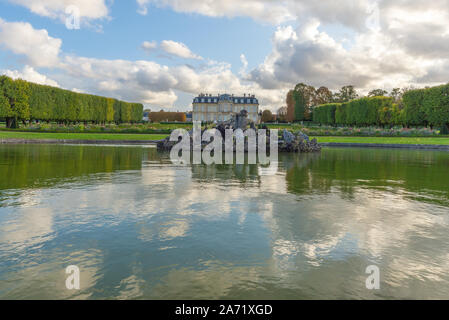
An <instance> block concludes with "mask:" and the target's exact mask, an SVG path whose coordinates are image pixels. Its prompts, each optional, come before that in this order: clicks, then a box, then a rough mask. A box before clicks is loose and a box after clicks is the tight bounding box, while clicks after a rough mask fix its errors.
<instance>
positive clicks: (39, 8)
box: [9, 0, 109, 20]
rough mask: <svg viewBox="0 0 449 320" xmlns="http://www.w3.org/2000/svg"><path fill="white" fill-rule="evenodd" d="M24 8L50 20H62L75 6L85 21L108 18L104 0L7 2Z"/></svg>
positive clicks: (21, 0) (13, 0) (14, 0)
mask: <svg viewBox="0 0 449 320" xmlns="http://www.w3.org/2000/svg"><path fill="white" fill-rule="evenodd" d="M9 1H10V2H12V3H15V4H18V5H21V6H24V7H26V8H28V9H29V10H30V11H31V12H33V13H35V14H38V15H41V16H44V17H50V18H56V19H64V20H65V17H66V14H65V10H66V8H67V7H68V6H71V5H72V6H76V7H77V8H78V9H79V11H80V17H81V18H86V19H101V18H106V17H107V16H108V12H109V10H108V6H107V5H106V0H9Z"/></svg>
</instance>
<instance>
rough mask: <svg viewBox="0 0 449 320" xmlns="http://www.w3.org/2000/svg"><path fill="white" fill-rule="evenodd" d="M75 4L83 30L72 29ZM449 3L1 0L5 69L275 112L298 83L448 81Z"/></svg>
mask: <svg viewBox="0 0 449 320" xmlns="http://www.w3.org/2000/svg"><path fill="white" fill-rule="evenodd" d="M68 5H75V6H76V7H77V8H78V9H79V10H80V19H81V28H80V29H79V30H69V29H68V28H66V25H65V19H66V18H67V14H66V13H65V9H66V8H67V6H68ZM448 11H449V9H448V7H447V1H445V0H436V1H435V2H434V3H433V4H432V5H430V4H428V3H426V2H425V1H423V0H402V1H401V2H400V3H399V1H386V0H360V1H355V0H342V1H338V3H337V2H336V1H331V0H322V1H321V2H317V1H311V0H303V1H302V0H282V1H274V0H246V1H241V0H216V1H207V0H190V1H188V0H135V1H134V0H128V1H125V0H114V1H112V0H90V1H85V0H0V72H1V73H5V74H7V75H9V76H12V77H15V78H18V77H20V78H24V79H26V80H29V81H35V82H39V83H45V84H49V85H57V86H59V87H63V88H67V89H70V90H77V91H80V92H87V93H94V94H101V95H106V96H112V97H117V98H121V99H124V100H128V101H138V102H142V103H144V104H145V105H146V107H149V108H153V109H160V108H165V109H172V110H176V109H178V110H188V109H189V108H190V107H191V106H190V105H191V100H192V98H193V97H194V96H195V95H196V94H198V93H200V92H208V93H218V92H220V93H222V92H229V93H235V94H243V93H253V94H256V95H257V96H258V97H259V100H260V101H261V103H262V108H267V109H271V110H273V111H276V109H277V108H279V107H282V106H283V105H284V104H285V95H286V93H287V91H288V90H289V89H290V88H292V87H293V86H294V85H295V84H296V83H299V82H305V83H308V84H311V85H313V86H315V87H319V86H327V87H329V88H330V89H332V90H338V88H340V87H341V86H343V85H348V84H352V85H355V86H356V87H357V89H358V90H359V92H360V93H361V94H364V93H366V92H367V91H368V90H369V89H374V88H382V89H386V90H390V89H392V88H393V87H406V86H418V87H419V86H424V85H435V84H440V83H445V82H447V79H448V78H449V58H448V56H447V51H448V50H449V45H448V44H447V43H449V27H448V25H447V21H448V18H449V12H448ZM423 30H427V31H423ZM145 42H146V43H147V47H146V49H144V48H143V45H144V43H145ZM423 43H425V46H423V45H422V44H423ZM445 43H446V44H445Z"/></svg>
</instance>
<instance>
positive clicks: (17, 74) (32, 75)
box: [0, 66, 59, 87]
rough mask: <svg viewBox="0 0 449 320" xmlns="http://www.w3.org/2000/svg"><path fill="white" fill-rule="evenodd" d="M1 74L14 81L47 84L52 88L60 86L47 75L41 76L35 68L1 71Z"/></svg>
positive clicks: (26, 67) (27, 67)
mask: <svg viewBox="0 0 449 320" xmlns="http://www.w3.org/2000/svg"><path fill="white" fill-rule="evenodd" d="M0 73H1V74H5V75H7V76H8V77H10V78H13V79H22V80H27V81H30V82H35V83H39V84H45V85H48V86H52V87H59V84H58V83H57V82H56V81H54V80H52V79H50V78H48V77H47V76H46V75H43V74H40V73H39V72H37V71H36V70H34V69H33V67H30V66H25V67H24V68H23V70H22V71H18V70H1V71H0Z"/></svg>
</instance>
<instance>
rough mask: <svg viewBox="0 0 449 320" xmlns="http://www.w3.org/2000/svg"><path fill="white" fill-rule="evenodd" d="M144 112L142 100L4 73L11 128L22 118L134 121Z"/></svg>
mask: <svg viewBox="0 0 449 320" xmlns="http://www.w3.org/2000/svg"><path fill="white" fill-rule="evenodd" d="M142 116H143V105H142V104H140V103H128V102H124V101H120V100H117V99H113V98H106V97H100V96H96V95H91V94H83V93H77V92H73V91H69V90H64V89H60V88H56V87H50V86H46V85H40V84H36V83H32V82H27V81H24V80H21V79H18V80H13V79H11V78H10V77H7V76H0V119H5V121H6V126H7V128H16V127H18V125H19V122H20V121H22V122H23V123H26V121H31V120H37V121H57V122H60V123H77V122H94V123H106V122H116V123H123V122H131V123H132V122H138V121H141V120H142Z"/></svg>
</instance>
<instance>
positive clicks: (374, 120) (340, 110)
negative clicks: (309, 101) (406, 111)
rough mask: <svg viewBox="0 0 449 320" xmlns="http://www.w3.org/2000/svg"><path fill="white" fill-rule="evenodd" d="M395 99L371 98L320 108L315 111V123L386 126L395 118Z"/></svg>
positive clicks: (326, 105)
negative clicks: (393, 111)
mask: <svg viewBox="0 0 449 320" xmlns="http://www.w3.org/2000/svg"><path fill="white" fill-rule="evenodd" d="M393 109H394V105H393V99H392V98H388V97H370V98H361V99H356V100H352V101H350V102H347V103H331V104H325V105H321V106H318V107H316V108H315V109H314V111H313V121H314V122H318V123H321V124H327V125H333V124H345V125H357V126H371V125H384V124H388V123H390V119H392V118H393V116H392V114H391V113H392V110H393Z"/></svg>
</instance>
